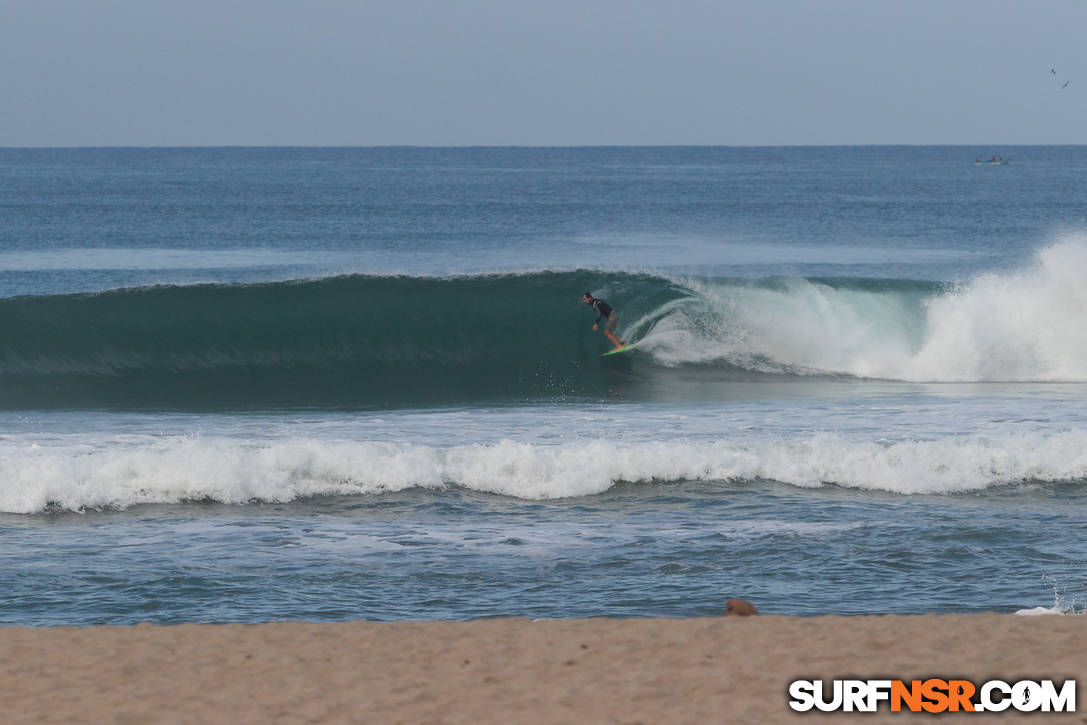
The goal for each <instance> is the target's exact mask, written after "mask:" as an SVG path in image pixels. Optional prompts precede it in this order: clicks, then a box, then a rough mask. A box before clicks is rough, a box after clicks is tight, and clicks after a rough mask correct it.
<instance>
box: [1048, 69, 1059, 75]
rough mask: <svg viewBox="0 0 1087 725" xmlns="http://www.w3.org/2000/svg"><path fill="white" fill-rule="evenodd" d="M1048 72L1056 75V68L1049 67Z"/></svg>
mask: <svg viewBox="0 0 1087 725" xmlns="http://www.w3.org/2000/svg"><path fill="white" fill-rule="evenodd" d="M1049 72H1050V73H1052V74H1053V75H1057V70H1056V69H1055V68H1050V69H1049Z"/></svg>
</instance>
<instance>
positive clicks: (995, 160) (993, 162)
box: [974, 156, 1011, 166]
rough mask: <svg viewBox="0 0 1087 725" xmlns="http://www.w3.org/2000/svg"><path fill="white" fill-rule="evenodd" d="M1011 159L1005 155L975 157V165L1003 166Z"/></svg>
mask: <svg viewBox="0 0 1087 725" xmlns="http://www.w3.org/2000/svg"><path fill="white" fill-rule="evenodd" d="M1009 161H1011V159H1006V158H1004V157H1003V156H994V157H992V158H991V159H981V158H976V159H974V166H1003V165H1004V164H1006V163H1008V162H1009Z"/></svg>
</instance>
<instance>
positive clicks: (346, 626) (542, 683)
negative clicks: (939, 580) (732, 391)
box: [0, 614, 1087, 724]
mask: <svg viewBox="0 0 1087 725" xmlns="http://www.w3.org/2000/svg"><path fill="white" fill-rule="evenodd" d="M1084 642H1087V619H1084V618H1082V617H1078V616H1044V617H1023V616H1016V615H1012V614H923V615H859V616H838V615H824V616H818V617H794V616H783V615H759V616H755V617H708V618H692V619H657V618H637V619H605V618H597V619H552V620H528V619H514V618H511V619H484V620H473V621H467V622H450V621H431V622H392V623H384V622H343V623H308V622H272V623H266V624H181V625H164V626H159V625H149V624H141V625H135V626H90V627H46V628H29V627H6V628H0V662H2V665H0V667H2V668H3V669H2V671H0V720H2V721H3V722H6V723H23V722H47V723H48V722H58V723H59V722H65V723H72V722H119V723H121V722H123V723H128V722H152V721H153V722H176V723H188V722H193V723H195V722H212V723H215V722H224V723H226V722H232V723H233V722H242V723H248V722H252V723H258V722H272V721H275V722H317V723H323V722H360V723H362V722H368V723H371V722H372V723H379V722H380V723H395V722H404V723H492V722H493V723H508V722H533V723H581V722H593V723H595V722H600V723H636V722H639V723H646V724H648V723H688V722H689V723H706V722H718V723H719V722H737V723H741V722H775V721H780V720H786V719H790V718H804V717H814V718H817V719H818V718H819V717H820V715H818V714H813V713H806V714H802V713H794V712H792V711H791V710H790V708H789V706H788V699H789V697H788V685H789V682H791V681H792V680H795V679H819V678H822V679H839V678H841V679H845V678H857V679H877V678H893V679H903V680H909V679H918V678H922V679H923V678H927V677H941V678H961V679H967V680H970V681H972V682H975V683H981V682H984V681H986V680H990V679H994V678H997V679H1003V680H1006V681H1009V682H1014V681H1016V680H1020V679H1030V680H1041V679H1053V680H1066V679H1076V680H1077V681H1079V682H1087V656H1085V655H1084V653H1083V644H1084ZM1077 694H1078V693H1077ZM1079 709H1080V711H1084V710H1087V707H1085V706H1083V705H1080V707H1079ZM1025 716H1026V717H1035V718H1037V717H1041V718H1043V721H1044V722H1047V723H1048V722H1056V723H1062V722H1076V723H1082V722H1087V718H1085V716H1083V715H1080V714H1076V713H1061V714H1054V713H1048V714H1039V713H1033V714H1027V715H1025ZM822 717H823V718H824V720H825V719H826V718H827V717H828V716H827V715H822ZM830 717H835V718H836V717H839V716H837V715H831V716H830ZM859 717H862V718H863V719H864V720H865V721H866V722H869V723H882V722H895V723H897V722H913V721H921V720H930V719H931V718H932V717H933V716H932V715H926V714H923V715H914V714H910V713H904V712H903V713H891V712H889V711H888V710H887V708H886V705H884V706H883V708H882V709H880V711H879V712H878V713H874V714H864V715H859ZM952 717H956V718H958V717H965V715H952ZM1015 717H1017V714H1016V713H1012V712H1005V713H1001V714H982V713H974V714H972V716H971V717H969V722H971V723H973V722H979V723H981V722H1006V721H1008V720H1009V719H1014V718H1015Z"/></svg>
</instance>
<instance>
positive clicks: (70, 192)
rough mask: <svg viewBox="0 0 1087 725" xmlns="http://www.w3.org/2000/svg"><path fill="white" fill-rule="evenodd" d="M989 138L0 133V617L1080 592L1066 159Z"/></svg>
mask: <svg viewBox="0 0 1087 725" xmlns="http://www.w3.org/2000/svg"><path fill="white" fill-rule="evenodd" d="M1002 152H1003V154H1004V155H1005V156H1007V157H1011V158H1014V159H1015V162H1014V163H1013V164H1009V165H1007V166H1003V167H994V168H984V167H976V166H974V165H973V163H972V161H973V159H974V158H975V156H978V155H979V154H980V153H981V152H980V151H978V150H976V149H972V148H968V147H931V148H928V147H920V148H906V147H903V148H896V147H873V148H838V149H830V148H819V149H801V148H798V149H784V150H783V149H713V148H702V149H684V148H675V149H621V148H616V149H474V150H472V149H461V150H458V149H213V150H203V151H196V150H186V149H174V150H162V149H159V150H140V149H97V150H91V149H87V150H79V149H73V150H44V151H35V150H10V149H8V150H3V149H0V161H3V162H4V163H3V164H0V207H2V208H3V210H4V214H3V215H2V216H0V248H2V251H0V562H2V563H3V566H2V567H0V591H3V592H5V594H4V595H2V597H0V623H4V624H32V625H42V624H89V623H114V624H117V623H130V622H136V621H154V622H160V623H166V622H185V621H211V622H222V621H249V622H256V621H267V620H273V619H275V620H280V619H307V620H318V621H329V620H338V619H360V618H365V619H430V618H455V619H465V618H473V617H485V616H496V615H518V616H531V617H569V616H631V615H656V616H692V615H700V614H715V613H717V612H718V611H719V609H720V606H721V603H722V602H723V600H724V599H726V598H728V596H745V598H749V599H752V600H753V601H758V603H759V606H760V609H763V610H764V611H776V612H783V613H794V614H815V613H824V612H827V611H835V612H839V613H846V614H848V613H865V612H903V613H907V612H932V611H989V610H997V611H1009V612H1010V611H1042V610H1044V611H1047V612H1051V611H1053V612H1075V611H1079V610H1082V608H1083V606H1084V602H1083V599H1084V598H1085V597H1087V592H1085V588H1087V584H1085V582H1084V578H1083V569H1082V567H1083V562H1084V561H1087V548H1085V544H1084V542H1083V537H1082V536H1081V535H1080V534H1081V532H1082V527H1083V526H1084V525H1085V524H1087V513H1085V512H1087V452H1085V451H1087V416H1085V415H1084V413H1083V410H1084V403H1085V401H1087V342H1085V340H1087V337H1085V336H1084V335H1083V334H1082V332H1081V327H1082V325H1081V321H1082V320H1083V319H1084V317H1085V314H1087V291H1085V287H1084V285H1083V282H1082V281H1083V280H1084V279H1087V218H1085V217H1084V212H1083V210H1084V209H1087V191H1084V190H1083V189H1082V188H1081V185H1079V184H1077V183H1075V180H1077V179H1079V178H1081V177H1082V174H1083V173H1084V171H1087V151H1085V150H1084V149H1082V148H1080V147H1072V148H1056V147H1023V148H1018V149H1004V150H1002ZM985 153H991V151H989V150H986V151H985ZM964 160H965V161H964ZM585 291H589V292H591V293H592V294H593V295H595V296H598V297H602V298H604V299H605V300H607V301H608V302H609V303H610V304H611V305H612V306H614V307H615V308H616V309H617V310H618V311H619V315H620V316H619V327H618V332H619V335H620V336H621V337H622V338H623V339H624V340H625V341H627V342H631V343H633V345H634V346H633V348H632V350H631V351H630V352H628V353H625V354H623V355H620V356H612V357H608V358H601V357H600V355H601V353H602V352H604V351H605V350H607V349H608V345H607V343H606V342H605V341H604V339H603V338H602V337H601V336H600V335H599V333H594V332H593V331H592V329H591V327H592V322H593V315H592V313H591V311H590V310H589V309H588V308H587V307H585V306H584V305H582V304H580V296H581V293H582V292H585Z"/></svg>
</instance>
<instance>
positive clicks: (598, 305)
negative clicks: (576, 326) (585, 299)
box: [593, 297, 614, 325]
mask: <svg viewBox="0 0 1087 725" xmlns="http://www.w3.org/2000/svg"><path fill="white" fill-rule="evenodd" d="M593 309H594V310H596V322H594V323H593V324H594V325H599V324H600V320H601V319H603V318H605V317H611V313H612V312H614V310H613V309H612V308H611V305H609V304H608V303H607V302H605V301H604V300H598V299H596V298H595V297H594V298H593Z"/></svg>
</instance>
